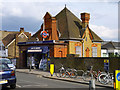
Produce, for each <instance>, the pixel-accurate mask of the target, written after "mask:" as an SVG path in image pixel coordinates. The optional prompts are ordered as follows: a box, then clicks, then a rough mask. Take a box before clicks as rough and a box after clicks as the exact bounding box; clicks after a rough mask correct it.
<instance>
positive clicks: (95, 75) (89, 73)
mask: <svg viewBox="0 0 120 90" xmlns="http://www.w3.org/2000/svg"><path fill="white" fill-rule="evenodd" d="M102 73H104V72H101V71H100V70H98V72H96V71H93V66H91V67H90V69H89V70H87V71H86V72H84V73H83V75H82V78H83V80H84V81H90V80H91V79H93V78H94V79H96V80H97V81H99V78H98V77H99V75H100V74H102Z"/></svg>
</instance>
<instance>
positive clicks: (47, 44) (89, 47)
mask: <svg viewBox="0 0 120 90" xmlns="http://www.w3.org/2000/svg"><path fill="white" fill-rule="evenodd" d="M80 16H81V19H80V18H78V17H76V16H75V15H74V14H73V13H72V12H71V11H70V10H68V9H67V8H66V7H65V8H64V9H63V10H62V11H60V12H59V13H58V14H57V15H56V16H54V17H53V16H52V15H51V14H50V13H49V12H46V14H45V16H44V17H43V19H44V22H43V24H42V25H41V28H40V30H38V31H37V32H36V33H35V34H34V35H33V36H31V38H30V39H29V40H28V41H27V42H19V43H18V46H19V52H20V53H19V56H20V57H19V60H18V65H17V66H18V68H24V67H26V66H27V59H28V58H29V57H30V56H31V55H32V56H34V57H36V58H37V59H39V61H40V60H42V59H47V58H49V57H66V56H67V55H69V54H76V55H78V57H101V42H102V41H103V40H102V39H101V38H100V37H99V36H98V35H97V34H95V33H94V32H93V31H92V30H91V29H90V27H89V20H90V14H89V13H81V15H80Z"/></svg>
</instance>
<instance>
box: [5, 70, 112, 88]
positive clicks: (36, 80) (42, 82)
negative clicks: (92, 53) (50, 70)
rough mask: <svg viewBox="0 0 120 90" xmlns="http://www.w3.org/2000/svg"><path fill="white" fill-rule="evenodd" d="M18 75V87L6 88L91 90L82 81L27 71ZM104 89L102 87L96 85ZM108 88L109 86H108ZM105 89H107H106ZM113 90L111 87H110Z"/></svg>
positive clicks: (17, 73)
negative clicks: (55, 77)
mask: <svg viewBox="0 0 120 90" xmlns="http://www.w3.org/2000/svg"><path fill="white" fill-rule="evenodd" d="M16 76H17V87H16V89H10V88H9V87H7V88H5V89H6V90H27V88H28V90H30V89H31V90H34V89H35V90H36V89H39V88H48V89H49V90H50V89H51V88H52V89H55V90H56V89H57V90H59V89H58V88H62V90H63V89H64V88H65V90H67V89H70V90H76V89H77V90H78V89H83V88H84V89H85V88H86V89H87V90H89V85H86V84H80V83H73V82H67V81H60V80H54V79H47V78H43V77H40V76H38V75H33V74H26V73H19V72H16ZM96 88H100V89H103V88H101V87H96ZM106 89H107V88H106ZM106 89H105V90H106ZM108 90H111V89H108Z"/></svg>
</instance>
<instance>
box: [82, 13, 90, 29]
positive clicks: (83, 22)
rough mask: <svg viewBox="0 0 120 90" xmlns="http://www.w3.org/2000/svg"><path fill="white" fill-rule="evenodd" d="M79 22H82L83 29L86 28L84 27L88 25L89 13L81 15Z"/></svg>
mask: <svg viewBox="0 0 120 90" xmlns="http://www.w3.org/2000/svg"><path fill="white" fill-rule="evenodd" d="M81 20H82V25H83V28H85V27H86V25H88V24H89V20H90V14H89V13H85V12H84V13H81Z"/></svg>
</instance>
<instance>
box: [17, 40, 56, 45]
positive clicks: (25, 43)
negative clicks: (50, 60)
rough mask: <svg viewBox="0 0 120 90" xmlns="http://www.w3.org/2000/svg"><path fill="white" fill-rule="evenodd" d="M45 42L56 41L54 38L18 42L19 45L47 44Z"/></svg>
mask: <svg viewBox="0 0 120 90" xmlns="http://www.w3.org/2000/svg"><path fill="white" fill-rule="evenodd" d="M45 43H54V40H49V41H35V42H18V45H29V44H45Z"/></svg>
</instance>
